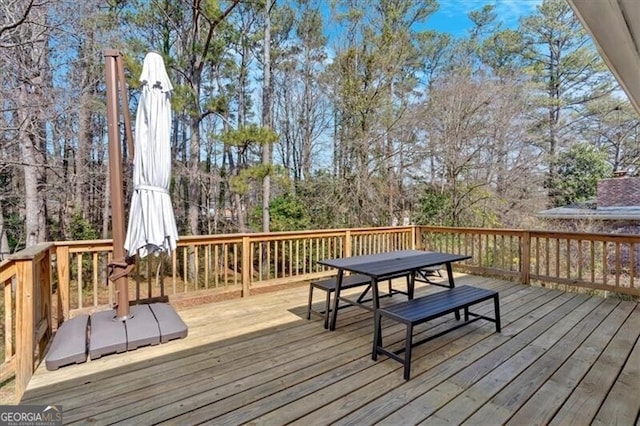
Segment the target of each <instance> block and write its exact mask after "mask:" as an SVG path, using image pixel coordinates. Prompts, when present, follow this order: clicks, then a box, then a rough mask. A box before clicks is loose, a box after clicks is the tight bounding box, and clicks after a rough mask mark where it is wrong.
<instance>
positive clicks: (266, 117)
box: [262, 0, 275, 232]
mask: <svg viewBox="0 0 640 426" xmlns="http://www.w3.org/2000/svg"><path fill="white" fill-rule="evenodd" d="M274 2H275V0H274ZM264 8H265V10H264V15H265V16H264V69H263V77H264V82H263V85H264V86H263V88H262V90H263V91H262V126H263V127H266V128H268V129H269V130H271V128H272V119H271V107H272V106H271V91H272V87H271V19H270V17H269V11H270V9H271V2H270V1H267V2H266V3H265V6H264ZM262 166H263V167H264V169H265V172H264V177H263V178H262V232H269V199H270V198H271V172H270V170H269V168H270V167H271V143H270V142H265V143H263V144H262Z"/></svg>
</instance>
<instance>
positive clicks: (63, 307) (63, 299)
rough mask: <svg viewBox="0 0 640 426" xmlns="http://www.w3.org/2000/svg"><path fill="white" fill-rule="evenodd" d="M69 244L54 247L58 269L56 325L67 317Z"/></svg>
mask: <svg viewBox="0 0 640 426" xmlns="http://www.w3.org/2000/svg"><path fill="white" fill-rule="evenodd" d="M69 260H70V259H69V246H58V247H56V268H57V271H58V325H60V324H61V323H62V322H63V321H66V320H68V319H69V309H70V304H69V300H70V299H69V266H70V265H69Z"/></svg>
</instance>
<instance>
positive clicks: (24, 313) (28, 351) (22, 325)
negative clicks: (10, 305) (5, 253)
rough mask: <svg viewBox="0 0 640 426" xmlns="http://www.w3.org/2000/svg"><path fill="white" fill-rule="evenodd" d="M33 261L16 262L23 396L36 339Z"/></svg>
mask: <svg viewBox="0 0 640 426" xmlns="http://www.w3.org/2000/svg"><path fill="white" fill-rule="evenodd" d="M35 275H36V274H35V268H34V263H33V259H20V260H17V261H16V281H17V283H16V395H19V396H22V395H23V394H24V391H25V390H26V389H27V385H28V384H29V380H31V375H32V374H33V350H34V338H35V323H34V321H35V312H34V302H35V299H34V298H35V294H34V291H35V289H34V277H35Z"/></svg>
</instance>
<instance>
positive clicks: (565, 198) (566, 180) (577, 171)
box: [553, 143, 612, 207]
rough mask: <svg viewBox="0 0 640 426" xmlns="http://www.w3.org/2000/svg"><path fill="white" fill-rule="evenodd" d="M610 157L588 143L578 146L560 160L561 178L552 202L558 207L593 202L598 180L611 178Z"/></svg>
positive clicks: (557, 181)
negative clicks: (608, 160) (608, 159)
mask: <svg viewBox="0 0 640 426" xmlns="http://www.w3.org/2000/svg"><path fill="white" fill-rule="evenodd" d="M611 171H612V170H611V166H610V165H609V164H608V163H607V155H606V153H604V152H602V151H601V150H599V149H597V148H595V147H594V146H592V145H589V144H587V143H579V144H576V145H574V146H573V147H571V149H570V150H569V151H567V152H564V153H562V154H561V155H560V156H559V158H558V178H557V180H556V182H555V185H554V188H556V190H557V195H556V196H555V197H554V199H553V204H554V206H556V207H559V206H563V205H567V204H572V203H579V202H584V201H587V200H590V199H592V198H594V197H595V195H596V187H597V183H598V180H600V179H602V178H605V177H608V176H610V175H611Z"/></svg>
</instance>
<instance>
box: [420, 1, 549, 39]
mask: <svg viewBox="0 0 640 426" xmlns="http://www.w3.org/2000/svg"><path fill="white" fill-rule="evenodd" d="M438 3H439V4H440V8H439V9H438V11H437V12H436V13H435V14H433V15H431V16H430V17H429V20H428V21H427V24H426V25H425V27H426V28H429V29H432V30H438V31H442V32H447V33H450V34H451V35H453V36H464V35H465V34H466V32H467V30H468V29H469V28H470V26H471V21H469V19H467V14H468V13H469V12H471V11H473V10H478V9H481V8H482V7H483V6H484V5H487V4H493V5H495V12H496V14H497V15H498V21H502V23H503V26H504V27H506V28H515V27H516V26H517V25H518V20H519V19H520V18H521V17H523V16H527V15H530V14H531V13H533V12H535V10H536V6H538V5H539V4H541V3H542V0H439V1H438Z"/></svg>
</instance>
